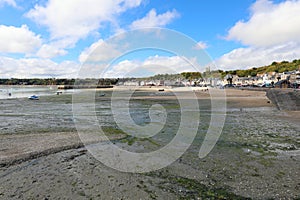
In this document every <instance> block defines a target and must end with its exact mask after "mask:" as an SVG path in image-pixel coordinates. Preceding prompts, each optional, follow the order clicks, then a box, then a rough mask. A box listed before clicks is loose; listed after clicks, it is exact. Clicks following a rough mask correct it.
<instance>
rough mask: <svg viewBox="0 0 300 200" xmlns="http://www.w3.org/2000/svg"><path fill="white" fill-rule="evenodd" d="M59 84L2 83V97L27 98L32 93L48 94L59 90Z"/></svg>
mask: <svg viewBox="0 0 300 200" xmlns="http://www.w3.org/2000/svg"><path fill="white" fill-rule="evenodd" d="M58 91H59V90H58V89H57V86H15V85H0V99H10V98H25V97H30V96H32V95H37V96H48V95H54V94H56V93H57V92H58Z"/></svg>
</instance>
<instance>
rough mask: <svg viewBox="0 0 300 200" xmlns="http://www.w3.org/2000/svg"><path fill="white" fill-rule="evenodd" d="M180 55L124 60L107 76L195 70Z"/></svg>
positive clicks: (146, 74) (111, 69) (106, 73)
mask: <svg viewBox="0 0 300 200" xmlns="http://www.w3.org/2000/svg"><path fill="white" fill-rule="evenodd" d="M186 60H187V59H186V58H181V57H179V56H171V57H167V56H158V55H156V56H150V57H148V58H147V59H145V60H144V61H138V60H124V61H121V62H119V63H117V64H115V65H113V66H111V67H110V69H109V70H107V71H106V72H105V75H104V76H105V77H131V76H141V77H144V76H148V75H155V74H165V73H169V74H176V73H181V72H184V71H195V68H194V67H193V66H192V65H191V64H190V63H189V62H187V61H186Z"/></svg>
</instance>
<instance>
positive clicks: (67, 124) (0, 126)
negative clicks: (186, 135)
mask: <svg viewBox="0 0 300 200" xmlns="http://www.w3.org/2000/svg"><path fill="white" fill-rule="evenodd" d="M182 92H183V93H184V92H185V93H186V95H183V96H186V98H187V99H188V98H189V95H190V93H189V92H186V91H182ZM225 93H226V103H227V104H226V106H227V111H226V121H225V125H224V127H223V131H222V135H221V137H220V139H219V140H218V142H217V144H216V146H215V147H214V149H213V150H212V151H211V152H210V154H209V155H208V156H206V157H205V158H203V159H200V158H199V157H198V152H199V149H200V146H201V144H202V142H203V137H204V136H205V134H206V131H207V127H208V125H209V123H210V119H211V118H210V117H211V113H210V112H209V111H210V106H211V104H210V94H209V91H196V92H195V94H196V96H197V98H198V102H199V111H194V112H200V116H201V117H200V124H199V129H198V133H197V135H196V137H195V139H194V142H193V143H192V145H191V146H190V148H189V149H188V150H187V151H186V152H185V153H184V154H183V155H182V156H181V157H180V158H178V159H177V161H175V162H174V163H173V164H171V165H169V166H168V167H165V168H163V169H160V170H156V171H152V172H147V173H124V172H119V171H117V170H115V169H112V168H109V167H107V166H105V165H104V164H102V163H101V162H100V161H98V160H97V159H96V158H95V157H93V155H92V154H91V153H90V152H89V151H87V150H86V146H85V145H93V144H101V142H105V140H106V139H110V140H111V141H113V142H114V144H115V145H118V146H119V147H120V148H124V149H127V150H130V151H136V152H148V151H154V150H156V149H160V148H162V147H163V146H164V145H166V144H167V143H168V142H170V140H171V139H172V138H173V137H174V134H176V131H177V128H178V126H177V124H178V123H179V120H180V117H178V116H180V106H179V105H178V102H177V101H176V96H174V94H173V93H171V92H170V91H168V90H165V91H158V90H157V89H155V88H152V89H151V90H150V89H148V90H140V91H137V92H135V93H134V97H133V98H132V100H131V103H132V104H131V105H132V107H131V109H132V113H131V114H132V118H133V119H134V120H135V121H136V122H137V123H142V124H143V123H147V122H148V120H149V114H148V112H149V111H148V108H149V107H150V106H151V105H153V104H161V105H163V106H164V107H165V109H166V110H167V111H168V115H167V117H168V120H167V123H168V124H167V125H166V127H165V131H163V132H162V133H160V134H158V135H156V136H153V137H151V138H149V139H147V140H145V139H139V138H136V137H133V136H130V135H129V134H127V133H125V132H124V131H123V130H120V129H119V128H118V126H117V125H116V123H115V122H114V118H113V117H112V113H111V112H110V97H111V91H110V90H105V91H97V92H96V95H95V97H96V106H95V111H96V113H97V117H98V121H99V124H100V125H101V127H103V130H104V131H105V133H106V135H107V137H108V138H106V139H105V138H103V139H102V138H100V139H99V138H97V139H94V138H91V140H90V141H88V143H87V144H83V143H82V141H81V140H80V137H79V135H78V134H77V131H76V127H75V123H74V117H73V112H72V96H71V95H64V94H63V95H58V96H56V95H55V96H46V97H41V98H40V100H39V101H29V100H28V99H9V100H0V107H1V113H0V118H1V120H0V166H1V167H0V182H1V184H0V198H1V199H180V198H182V199H203V198H215V199H225V198H226V199H245V198H248V199H297V198H300V196H299V190H300V181H299V180H300V174H299V173H300V166H299V161H300V135H299V133H300V125H299V124H300V123H299V122H300V113H299V112H297V111H294V112H285V111H279V110H277V109H276V108H275V106H274V105H272V103H270V101H269V100H268V99H267V97H266V95H265V92H263V91H247V90H235V89H228V90H225ZM103 94H105V95H103ZM87 117H89V116H87Z"/></svg>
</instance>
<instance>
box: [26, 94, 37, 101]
mask: <svg viewBox="0 0 300 200" xmlns="http://www.w3.org/2000/svg"><path fill="white" fill-rule="evenodd" d="M28 99H30V100H39V97H38V96H37V95H32V96H30V97H28Z"/></svg>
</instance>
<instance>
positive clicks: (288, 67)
mask: <svg viewBox="0 0 300 200" xmlns="http://www.w3.org/2000/svg"><path fill="white" fill-rule="evenodd" d="M299 69H300V59H299V60H293V61H292V62H288V61H282V62H273V63H272V64H271V65H268V66H263V67H258V68H252V69H246V70H230V71H222V70H220V72H221V74H222V77H225V76H226V74H232V75H237V76H239V77H248V76H252V77H254V76H256V75H257V74H264V73H267V72H276V73H283V72H289V71H294V70H299Z"/></svg>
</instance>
